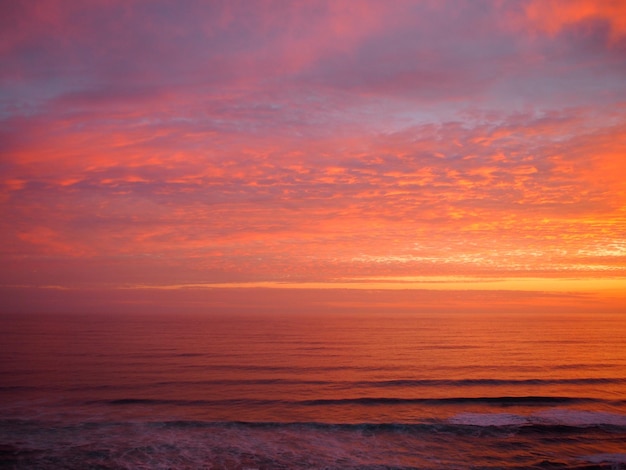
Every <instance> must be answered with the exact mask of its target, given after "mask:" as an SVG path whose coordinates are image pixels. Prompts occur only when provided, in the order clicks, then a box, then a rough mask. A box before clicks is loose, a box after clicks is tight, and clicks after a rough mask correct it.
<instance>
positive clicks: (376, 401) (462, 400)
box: [87, 396, 626, 407]
mask: <svg viewBox="0 0 626 470" xmlns="http://www.w3.org/2000/svg"><path fill="white" fill-rule="evenodd" d="M625 402H626V401H625V400H603V399H599V398H589V397H563V396H495V397H446V398H396V397H356V398H319V399H313V400H269V399H251V398H234V399H220V400H183V399H159V398H134V397H128V398H117V399H112V400H93V401H89V402H87V404H102V405H113V406H124V405H168V406H246V405H247V406H274V405H282V406H341V405H361V406H381V405H411V404H425V405H431V406H445V405H452V406H453V405H467V404H482V405H492V406H500V407H512V406H551V405H569V404H581V403H603V404H613V405H616V404H617V405H621V404H624V403H625Z"/></svg>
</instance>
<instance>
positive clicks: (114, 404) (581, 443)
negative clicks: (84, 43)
mask: <svg viewBox="0 0 626 470" xmlns="http://www.w3.org/2000/svg"><path fill="white" fill-rule="evenodd" d="M0 322H1V323H0V325H1V330H0V468H15V469H22V468H24V469H60V468H63V469H90V468H94V469H248V470H252V469H259V470H260V469H527V468H528V469H531V468H535V469H626V315H621V316H620V315H591V314H590V315H566V314H558V315H557V314H553V315H537V314H527V315H521V314H516V315H507V314H502V315H496V314H489V315H478V314H438V315H425V314H415V315H409V314H406V315H373V314H367V315H356V314H352V315H348V314H338V315H330V314H320V315H310V314H307V315H300V314H298V313H295V312H294V313H293V314H292V315H269V314H259V315H230V316H227V315H221V316H220V315H210V314H207V315H169V316H168V315H163V314H159V315H153V316H150V315H121V314H117V315H116V314H111V315H89V314H84V315H4V316H2V317H0Z"/></svg>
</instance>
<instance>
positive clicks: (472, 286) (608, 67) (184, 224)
mask: <svg viewBox="0 0 626 470" xmlns="http://www.w3.org/2000/svg"><path fill="white" fill-rule="evenodd" d="M0 57H1V59H0V119H1V125H0V214H1V215H2V217H1V218H0V224H1V226H0V263H1V264H0V296H1V297H2V298H3V299H4V300H3V301H2V304H3V307H2V311H7V312H30V311H33V312H34V311H42V312H43V311H55V312H64V311H68V312H69V311H111V310H115V309H117V310H120V311H122V310H123V311H146V312H150V311H174V312H176V311H218V310H220V311H221V310H228V311H231V310H237V309H244V310H245V309H251V310H255V309H256V310H259V311H278V310H289V311H298V310H306V311H320V312H321V311H335V310H346V309H348V310H354V311H355V312H358V311H370V310H375V311H382V312H384V311H389V312H392V311H532V312H544V311H546V312H547V311H573V312H591V313H593V312H603V311H611V312H624V313H626V2H624V1H623V0H511V1H507V0H447V1H444V0H432V1H429V0H423V1H421V0H413V1H402V0H384V1H383V0H358V1H357V0H354V1H348V0H328V1H325V0H312V1H306V0H304V1H286V0H285V1H271V0H268V1H261V0H258V1H255V0H240V1H126V0H111V1H104V0H102V1H68V0H59V1H51V0H50V1H48V0H43V1H37V2H35V1H10V2H3V3H2V6H0Z"/></svg>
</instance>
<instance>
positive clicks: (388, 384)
mask: <svg viewBox="0 0 626 470" xmlns="http://www.w3.org/2000/svg"><path fill="white" fill-rule="evenodd" d="M293 372H296V371H293ZM217 385H233V386H237V385H258V386H263V385H299V386H307V385H315V386H332V387H334V388H338V389H356V388H430V387H432V388H441V387H450V388H470V387H485V386H488V387H515V386H537V387H542V386H552V385H626V378H614V377H613V378H608V377H588V378H585V377H581V378H568V379H519V380H512V379H488V378H483V379H462V380H437V379H431V380H407V379H400V380H362V381H343V382H342V381H330V380H299V379H282V378H280V379H279V378H272V379H261V378H255V379H212V380H194V381H158V382H154V383H152V384H150V386H156V387H171V386H194V387H195V386H217ZM143 386H145V384H142V385H141V387H143ZM57 387H58V386H57ZM57 387H55V388H57ZM42 388H45V387H43V386H42V385H38V386H37V387H28V386H3V385H0V392H12V391H26V390H37V389H42ZM94 388H98V389H115V388H127V389H128V388H133V387H132V385H129V384H126V385H125V386H123V387H122V386H120V385H119V384H116V385H100V386H98V387H93V386H85V387H74V388H72V390H81V389H82V390H87V389H94Z"/></svg>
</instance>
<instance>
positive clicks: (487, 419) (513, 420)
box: [448, 413, 528, 426]
mask: <svg viewBox="0 0 626 470" xmlns="http://www.w3.org/2000/svg"><path fill="white" fill-rule="evenodd" d="M448 421H449V422H450V423H452V424H462V425H466V426H522V425H524V424H528V419H527V418H526V417H525V416H520V415H515V414H511V413H461V414H458V415H456V416H453V417H452V418H450V419H449V420H448Z"/></svg>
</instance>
